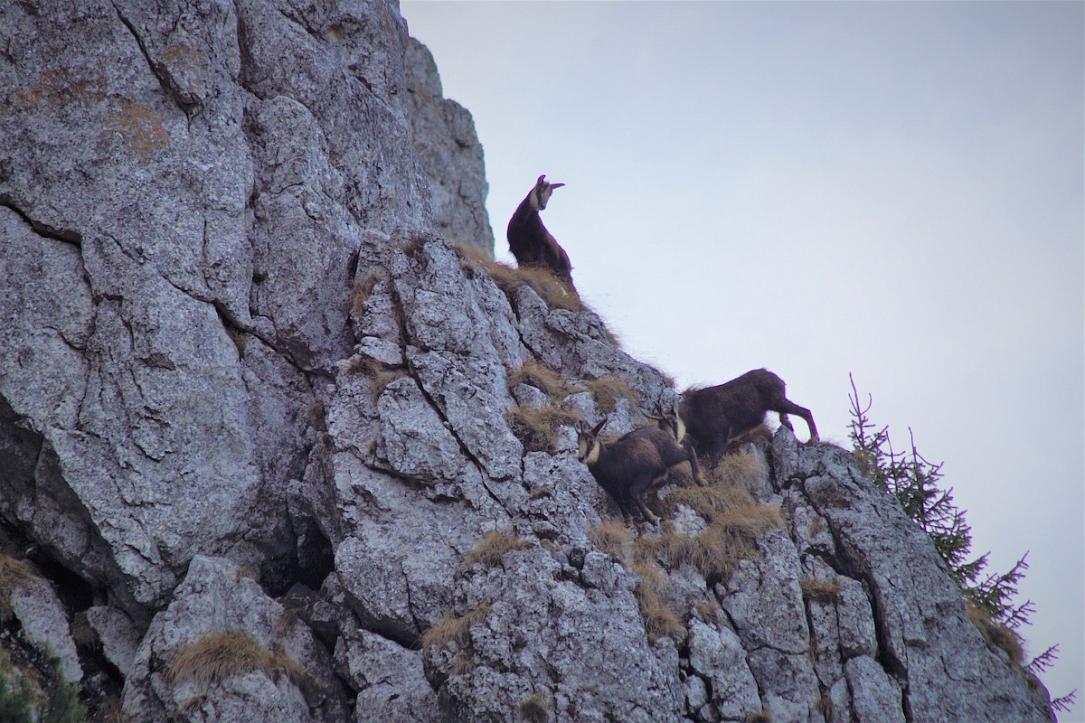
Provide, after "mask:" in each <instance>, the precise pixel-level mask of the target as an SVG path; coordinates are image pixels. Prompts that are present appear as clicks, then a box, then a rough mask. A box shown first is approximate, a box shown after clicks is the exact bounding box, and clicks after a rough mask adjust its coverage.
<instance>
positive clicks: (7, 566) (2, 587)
mask: <svg viewBox="0 0 1085 723" xmlns="http://www.w3.org/2000/svg"><path fill="white" fill-rule="evenodd" d="M35 577H37V575H36V574H35V573H34V568H33V567H31V565H30V563H29V562H27V561H26V560H20V559H19V558H16V557H12V556H11V555H6V554H4V553H0V620H7V619H8V618H10V617H11V614H12V609H11V593H13V592H15V589H16V588H18V587H20V586H21V585H23V584H25V583H27V582H30V581H31V580H33V579H34V578H35Z"/></svg>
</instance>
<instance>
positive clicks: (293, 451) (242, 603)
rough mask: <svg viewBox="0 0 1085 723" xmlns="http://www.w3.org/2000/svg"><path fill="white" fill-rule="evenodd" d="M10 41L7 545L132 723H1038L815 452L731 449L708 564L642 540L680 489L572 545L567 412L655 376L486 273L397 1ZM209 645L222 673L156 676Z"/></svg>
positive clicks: (1038, 697)
mask: <svg viewBox="0 0 1085 723" xmlns="http://www.w3.org/2000/svg"><path fill="white" fill-rule="evenodd" d="M0 44H2V47H4V48H5V52H4V53H2V54H0V88H2V89H3V90H2V93H3V103H2V105H0V108H2V110H0V135H2V136H3V137H4V138H5V139H7V142H6V143H5V144H4V145H3V146H0V238H2V239H3V243H0V259H2V262H3V263H2V267H3V268H4V269H5V270H6V271H7V274H6V277H5V281H4V284H5V291H6V293H5V294H3V295H0V315H2V318H3V319H4V320H5V323H4V324H3V325H2V326H0V359H2V361H0V523H2V525H3V528H4V530H6V531H7V532H6V535H5V538H10V541H11V542H12V545H13V546H16V547H19V548H20V549H22V550H27V549H29V550H31V551H32V554H33V555H35V556H37V557H39V558H42V559H45V560H48V561H49V562H50V565H51V566H52V568H53V569H63V570H65V571H66V572H65V574H64V575H62V576H60V577H58V579H57V580H55V581H54V582H55V583H56V584H58V585H62V584H77V585H78V586H79V594H78V595H71V596H69V598H68V600H66V603H67V606H68V610H67V614H69V615H75V614H79V615H81V616H82V617H83V618H85V620H86V622H87V626H86V627H87V630H89V631H90V632H89V633H85V634H84V635H83V636H81V637H80V640H79V641H76V642H78V644H79V646H80V649H79V653H80V656H81V658H82V660H83V661H84V662H89V663H92V664H93V666H92V667H94V668H95V670H99V671H104V672H101V673H100V674H103V675H113V676H115V677H116V678H117V680H116V681H114V682H115V683H116V685H117V686H118V687H119V686H120V685H122V684H123V686H124V691H123V701H124V704H123V711H124V713H125V714H127V715H128V716H130V717H132V718H133V719H136V720H162V719H166V718H171V719H172V718H175V719H180V720H200V721H210V720H219V721H228V720H243V719H251V716H252V715H253V711H259V712H258V713H256V714H255V715H257V717H259V718H261V719H265V720H283V721H288V720H289V721H293V720H327V721H330V720H349V719H354V720H358V721H363V720H373V719H381V720H421V721H429V720H434V721H435V720H440V719H456V720H472V721H476V720H477V721H485V720H492V721H498V720H501V721H503V720H519V719H521V718H522V717H526V716H535V717H536V719H538V717H539V716H544V715H545V716H546V717H547V718H548V719H551V720H568V721H573V720H576V721H585V720H587V721H590V720H599V721H603V720H644V721H660V720H679V719H692V720H699V721H702V720H703V721H718V720H746V719H747V718H749V717H750V716H755V715H758V714H761V713H764V714H767V715H769V716H771V717H772V718H773V719H775V720H853V719H855V720H894V719H898V720H899V719H902V718H903V719H905V720H917V721H918V720H945V719H970V720H971V719H974V720H982V719H988V720H1046V719H1047V718H1048V710H1047V699H1046V691H1044V690H1043V689H1042V687H1040V686H1038V684H1033V683H1030V682H1029V681H1028V680H1027V679H1026V676H1025V675H1024V674H1023V673H1022V671H1021V670H1020V669H1019V668H1018V667H1016V666H1015V665H1014V664H1013V663H1011V662H1010V661H1009V660H1008V658H1007V657H1006V655H1005V654H1004V653H1003V652H1001V651H1000V650H999V649H998V648H995V647H992V646H990V645H988V644H987V643H986V642H985V640H984V638H983V637H982V636H981V635H980V633H979V632H978V631H977V630H976V628H975V627H974V626H973V625H972V624H971V622H969V620H968V618H967V616H966V614H965V612H964V607H963V603H962V601H961V598H960V595H959V593H958V592H957V590H956V588H955V587H954V585H953V583H952V582H951V581H950V580H949V578H948V576H947V575H946V574H945V570H944V568H943V567H942V565H941V563H940V561H939V559H938V556H937V554H936V553H935V551H934V549H933V547H932V546H931V545H930V543H929V541H928V540H927V539H926V537H925V536H924V535H923V533H922V532H921V531H919V530H918V529H917V528H915V527H914V526H913V525H912V524H911V523H910V522H909V521H908V520H907V518H906V517H905V516H904V515H903V513H902V512H901V511H900V510H899V508H898V507H897V506H896V503H895V502H894V501H893V499H892V498H890V497H888V496H886V495H885V494H884V493H882V492H881V491H879V490H877V489H876V488H875V487H874V486H873V485H871V484H870V483H869V482H868V481H866V480H864V479H863V478H862V477H861V475H860V474H859V472H858V468H857V467H856V466H855V464H854V461H853V460H851V458H850V457H849V456H848V455H847V454H846V453H845V452H843V451H842V450H839V449H837V448H835V447H832V446H831V445H818V446H814V447H809V448H803V447H800V446H798V445H797V443H796V442H795V440H794V438H793V437H792V436H791V435H790V433H788V432H787V431H786V430H784V431H781V432H779V433H778V434H777V435H776V436H775V438H773V440H772V443H771V445H767V444H765V445H761V446H760V447H756V448H753V449H751V450H748V451H747V453H746V454H747V455H748V457H749V459H751V460H754V463H753V464H752V467H751V469H754V470H755V471H756V474H751V475H749V476H747V477H746V478H745V479H744V481H743V483H742V485H743V486H744V487H745V490H743V491H742V494H751V495H753V497H754V498H755V499H756V501H757V502H758V503H760V505H761V507H760V508H759V509H760V510H761V512H760V513H759V514H760V515H761V518H760V520H761V522H763V523H765V524H763V525H761V526H760V527H757V528H756V530H754V531H753V532H750V533H749V538H750V539H749V541H748V542H749V545H750V548H749V554H748V555H746V556H745V559H741V560H735V561H733V566H732V567H728V568H727V569H723V568H722V567H720V566H719V565H716V566H713V565H709V566H708V568H709V569H702V568H699V567H697V565H694V564H685V563H683V562H681V561H678V562H676V560H678V558H677V557H675V556H673V555H671V554H669V553H668V552H667V550H668V548H667V544H669V543H668V540H667V539H665V538H666V536H667V535H673V534H677V533H680V534H682V535H685V538H689V539H693V538H694V537H695V536H696V535H698V534H702V533H705V531H706V530H709V529H710V525H711V524H713V523H712V521H711V520H710V519H708V518H710V517H711V515H710V514H706V513H705V512H704V510H698V509H695V507H696V506H695V505H692V506H691V505H690V504H682V503H681V502H679V503H677V504H675V505H673V509H671V510H670V512H669V514H670V517H671V519H672V520H674V521H675V522H674V527H673V528H671V527H666V528H664V529H662V530H654V529H652V528H649V527H647V526H642V527H639V528H633V527H631V528H630V531H631V532H636V533H637V534H636V535H635V536H634V537H635V538H636V539H633V538H631V539H630V541H629V542H628V544H627V545H626V544H625V543H623V545H625V546H626V547H636V549H637V550H638V552H637V553H636V556H632V553H630V554H626V553H616V552H615V550H614V549H611V548H609V547H607V546H606V545H604V544H602V543H601V542H600V538H599V536H598V532H599V529H600V527H601V525H602V523H603V522H604V521H605V520H606V519H607V518H610V517H615V516H616V515H617V507H616V506H615V505H614V504H613V503H612V502H611V501H610V500H609V499H608V498H607V496H606V495H605V493H604V492H603V491H602V490H601V489H600V488H599V486H598V485H597V484H596V483H595V481H594V479H593V478H592V476H591V475H590V473H589V472H588V471H587V469H586V468H585V467H584V466H583V465H582V464H580V463H579V462H578V461H577V459H576V434H575V429H574V428H573V421H574V420H576V419H578V418H580V419H583V420H585V421H588V422H592V423H594V422H596V421H598V420H599V419H601V418H602V416H603V415H607V416H608V418H609V420H610V421H609V423H608V425H607V428H606V429H607V431H608V432H610V433H622V432H624V431H627V430H629V429H631V428H633V427H634V426H636V425H638V424H641V423H644V422H645V418H644V417H643V411H644V410H648V409H652V408H654V407H655V405H656V404H657V403H658V402H661V401H662V402H663V403H664V404H668V403H669V402H670V400H671V399H672V398H673V395H674V390H673V389H672V388H671V384H670V383H669V382H668V381H667V380H666V378H665V377H664V376H663V375H662V374H661V373H660V372H659V371H657V370H655V369H653V368H652V367H650V366H648V365H645V364H643V363H640V362H638V361H637V360H635V359H632V358H631V357H629V356H628V355H627V354H625V353H624V352H623V351H621V349H620V348H618V346H617V345H616V343H615V341H614V339H613V337H612V336H611V335H610V334H609V333H608V332H607V330H606V328H605V325H604V324H603V322H602V320H601V319H600V318H599V317H598V316H597V315H596V314H594V313H593V312H592V311H591V310H589V309H584V308H582V307H580V305H579V304H578V300H577V299H576V298H575V297H571V296H569V295H568V294H567V293H566V292H564V291H563V290H561V289H560V287H553V286H549V287H548V286H546V285H545V284H542V283H540V282H539V281H538V280H537V279H536V280H533V281H532V280H529V279H526V278H525V277H521V276H518V275H516V274H515V273H514V272H512V271H510V270H508V269H502V268H500V267H494V266H492V265H491V262H490V261H489V260H488V258H487V254H489V253H490V251H489V246H490V245H491V244H492V234H491V232H490V230H489V225H488V221H487V220H486V218H485V214H484V211H483V210H482V209H483V206H482V200H483V198H484V196H485V179H484V176H483V174H482V169H481V149H480V148H479V147H478V144H477V140H476V139H475V138H474V133H473V130H472V127H471V122H470V117H469V116H468V115H467V114H466V112H465V111H463V109H462V108H459V107H458V106H456V105H454V104H452V103H451V102H449V101H445V100H444V99H442V98H441V97H440V84H439V81H438V80H437V77H436V73H435V69H434V67H433V64H432V59H431V58H429V56H428V53H427V52H426V51H425V49H424V48H422V47H421V46H419V45H417V44H416V43H414V41H411V40H410V39H409V37H408V36H407V34H406V29H405V25H404V23H403V20H402V18H400V16H399V13H398V8H397V7H396V6H395V4H394V3H392V2H385V1H383V0H373V1H371V2H357V3H351V2H330V3H324V4H320V5H318V6H317V5H298V4H296V3H290V2H286V1H285V0H278V1H268V0H259V1H258V0H237V1H236V2H228V1H222V2H219V1H213V2H208V3H201V4H195V5H193V4H187V3H175V2H171V1H168V0H159V2H156V3H142V2H127V1H125V2H122V1H121V0H115V1H114V2H104V1H100V2H95V1H92V0H80V2H76V3H70V2H69V3H59V2H57V3H54V4H52V5H51V6H49V7H39V6H36V5H32V4H27V3H15V4H8V5H7V6H5V8H4V9H3V10H2V11H0ZM451 241H458V242H460V243H461V244H462V245H463V246H465V247H468V248H457V247H455V246H454V245H453V244H452V243H450V242H451ZM470 247H481V252H480V250H479V249H478V248H470ZM529 281H531V282H530V283H529ZM540 367H541V368H545V369H547V370H549V375H550V376H551V377H552V379H550V380H549V381H548V379H547V378H546V375H543V376H542V377H540V376H539V372H538V369H539V368H540ZM532 369H535V370H536V371H535V372H532V371H531V370H532ZM533 374H534V376H533ZM554 379H557V380H558V382H554V381H553V380H554ZM604 389H608V390H610V391H609V392H607V393H604V392H603V390H604ZM614 390H617V392H615V391H614ZM532 414H534V415H535V416H532ZM667 493H668V490H664V493H663V494H664V497H666V495H667ZM675 499H680V497H676V498H675ZM765 521H768V522H765ZM736 524H737V523H736ZM758 524H761V523H758ZM751 529H753V527H751ZM627 534H628V533H627ZM685 538H683V539H685ZM495 540H504V541H505V547H503V548H502V547H500V546H497V543H496V542H494V541H495ZM634 557H636V558H637V559H634ZM687 562H688V561H687ZM75 580H77V581H78V583H75V582H73V581H75ZM810 580H815V581H820V582H821V583H822V585H823V586H822V587H820V588H817V589H818V590H822V592H821V593H818V594H813V593H811V592H810V590H809V589H808V588H809V587H810V583H809V581H810ZM804 585H805V587H804ZM657 588H658V589H657ZM810 589H813V588H810ZM825 590H828V591H830V592H828V593H826V592H824V591H825ZM3 592H4V591H3V590H0V593H3ZM649 592H651V594H653V595H656V597H657V599H656V600H650V599H649V598H648V595H649ZM61 597H62V599H63V598H64V596H63V595H62V596H61ZM653 606H655V607H654V608H653ZM652 610H655V612H654V613H652ZM667 611H669V613H668V612H667ZM653 614H654V615H656V616H660V617H659V620H660V621H661V623H660V625H658V626H657V625H655V624H653V623H652V622H651V620H653V619H654V618H653ZM646 621H647V622H646ZM216 635H221V636H230V635H232V636H237V637H234V638H222V639H221V640H220V639H218V638H214V636H216ZM209 637H210V639H212V640H219V642H220V643H221V644H222V645H225V642H223V641H230V640H232V641H234V642H235V643H237V644H238V645H240V646H241V648H231V650H234V651H235V653H236V651H237V650H238V649H240V650H242V651H247V653H246V655H248V657H247V658H245V660H248V661H250V662H249V663H244V664H242V663H239V662H238V660H241V659H242V657H241V656H239V655H237V654H234V653H231V654H230V655H227V656H226V658H227V659H228V661H233V662H232V663H230V664H224V665H223V666H220V667H216V671H217V672H216V674H215V675H214V676H210V677H208V676H186V675H184V674H182V673H179V672H177V668H178V665H179V664H178V662H177V661H178V660H179V659H180V658H182V657H183V656H182V651H185V654H186V655H195V653H193V652H192V651H193V650H197V651H198V650H199V649H198V648H196V647H193V646H195V645H197V644H199V643H200V642H201V641H206V640H207V639H208V638H209ZM137 641H138V642H137ZM238 641H241V642H238ZM246 646H247V647H246ZM214 649H215V650H220V649H221V650H225V649H227V648H214ZM224 655H225V654H224ZM231 655H232V656H233V657H230V656H231ZM197 660H198V659H197ZM252 660H256V661H257V662H255V663H253V662H251V661H252ZM231 665H233V667H230V666H231ZM170 671H173V672H172V673H171V672H170Z"/></svg>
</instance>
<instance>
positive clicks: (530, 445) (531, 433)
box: [508, 405, 583, 452]
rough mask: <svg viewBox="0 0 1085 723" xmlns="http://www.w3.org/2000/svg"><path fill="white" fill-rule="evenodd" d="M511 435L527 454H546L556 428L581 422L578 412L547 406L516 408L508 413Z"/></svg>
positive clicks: (554, 436)
mask: <svg viewBox="0 0 1085 723" xmlns="http://www.w3.org/2000/svg"><path fill="white" fill-rule="evenodd" d="M508 420H509V427H510V428H511V429H512V433H513V434H515V435H516V436H517V438H519V440H520V441H521V442H523V444H524V449H525V450H526V451H528V452H546V451H549V450H550V448H551V446H553V444H554V441H555V439H556V434H557V427H558V426H561V425H570V424H576V423H577V422H579V421H582V420H583V417H582V416H581V415H580V413H579V412H574V411H566V410H564V409H559V408H558V407H555V406H552V405H548V406H545V407H539V408H537V409H533V408H531V407H521V406H516V407H514V408H513V409H511V410H509V412H508Z"/></svg>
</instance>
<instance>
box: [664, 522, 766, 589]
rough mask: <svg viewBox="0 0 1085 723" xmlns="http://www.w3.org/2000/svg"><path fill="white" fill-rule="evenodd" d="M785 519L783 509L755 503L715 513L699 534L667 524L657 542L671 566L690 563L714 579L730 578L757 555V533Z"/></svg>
mask: <svg viewBox="0 0 1085 723" xmlns="http://www.w3.org/2000/svg"><path fill="white" fill-rule="evenodd" d="M782 523H783V520H782V518H781V516H780V512H779V510H777V509H775V508H773V507H768V506H765V505H752V506H749V507H744V508H737V509H731V510H726V511H719V512H715V513H713V514H712V515H711V520H710V521H709V524H708V527H707V528H706V529H705V530H704V531H703V532H701V533H699V534H696V535H688V534H684V533H679V532H675V531H674V529H673V527H672V526H671V525H669V524H665V525H664V530H663V533H662V534H661V535H660V537H659V538H658V540H655V541H654V542H655V545H656V552H657V554H659V555H661V556H662V557H663V559H664V560H666V561H667V564H668V566H669V567H670V568H672V569H673V568H676V567H681V566H682V565H689V566H690V567H692V568H694V569H695V570H697V571H698V572H700V573H701V574H702V575H704V576H705V578H706V579H707V580H709V581H710V582H712V581H716V580H725V579H727V578H728V577H729V576H730V575H731V573H732V572H733V571H734V569H735V567H736V566H737V565H738V563H739V562H740V561H742V560H748V559H752V558H754V557H756V556H757V548H756V546H755V545H754V540H755V539H756V538H757V536H758V535H760V534H761V533H763V532H765V531H766V530H770V529H772V528H774V527H779V526H780V525H781V524H782Z"/></svg>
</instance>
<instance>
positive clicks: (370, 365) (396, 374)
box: [347, 354, 404, 401]
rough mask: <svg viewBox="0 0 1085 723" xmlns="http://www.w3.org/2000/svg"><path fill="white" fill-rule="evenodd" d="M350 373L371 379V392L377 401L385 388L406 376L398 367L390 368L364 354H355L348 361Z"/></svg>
mask: <svg viewBox="0 0 1085 723" xmlns="http://www.w3.org/2000/svg"><path fill="white" fill-rule="evenodd" d="M347 373H348V374H361V375H362V376H364V377H366V378H367V379H369V392H370V394H371V395H372V396H373V401H376V400H377V398H378V397H379V396H380V394H381V392H383V391H384V388H385V387H386V386H388V385H389V384H391V383H392V382H394V381H395V380H396V379H399V378H400V377H402V376H404V372H403V371H402V370H398V369H388V368H387V367H385V366H384V364H382V363H381V362H379V361H377V360H376V359H373V358H372V357H368V356H366V355H364V354H355V355H354V356H352V357H351V358H350V359H349V361H348V363H347Z"/></svg>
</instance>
